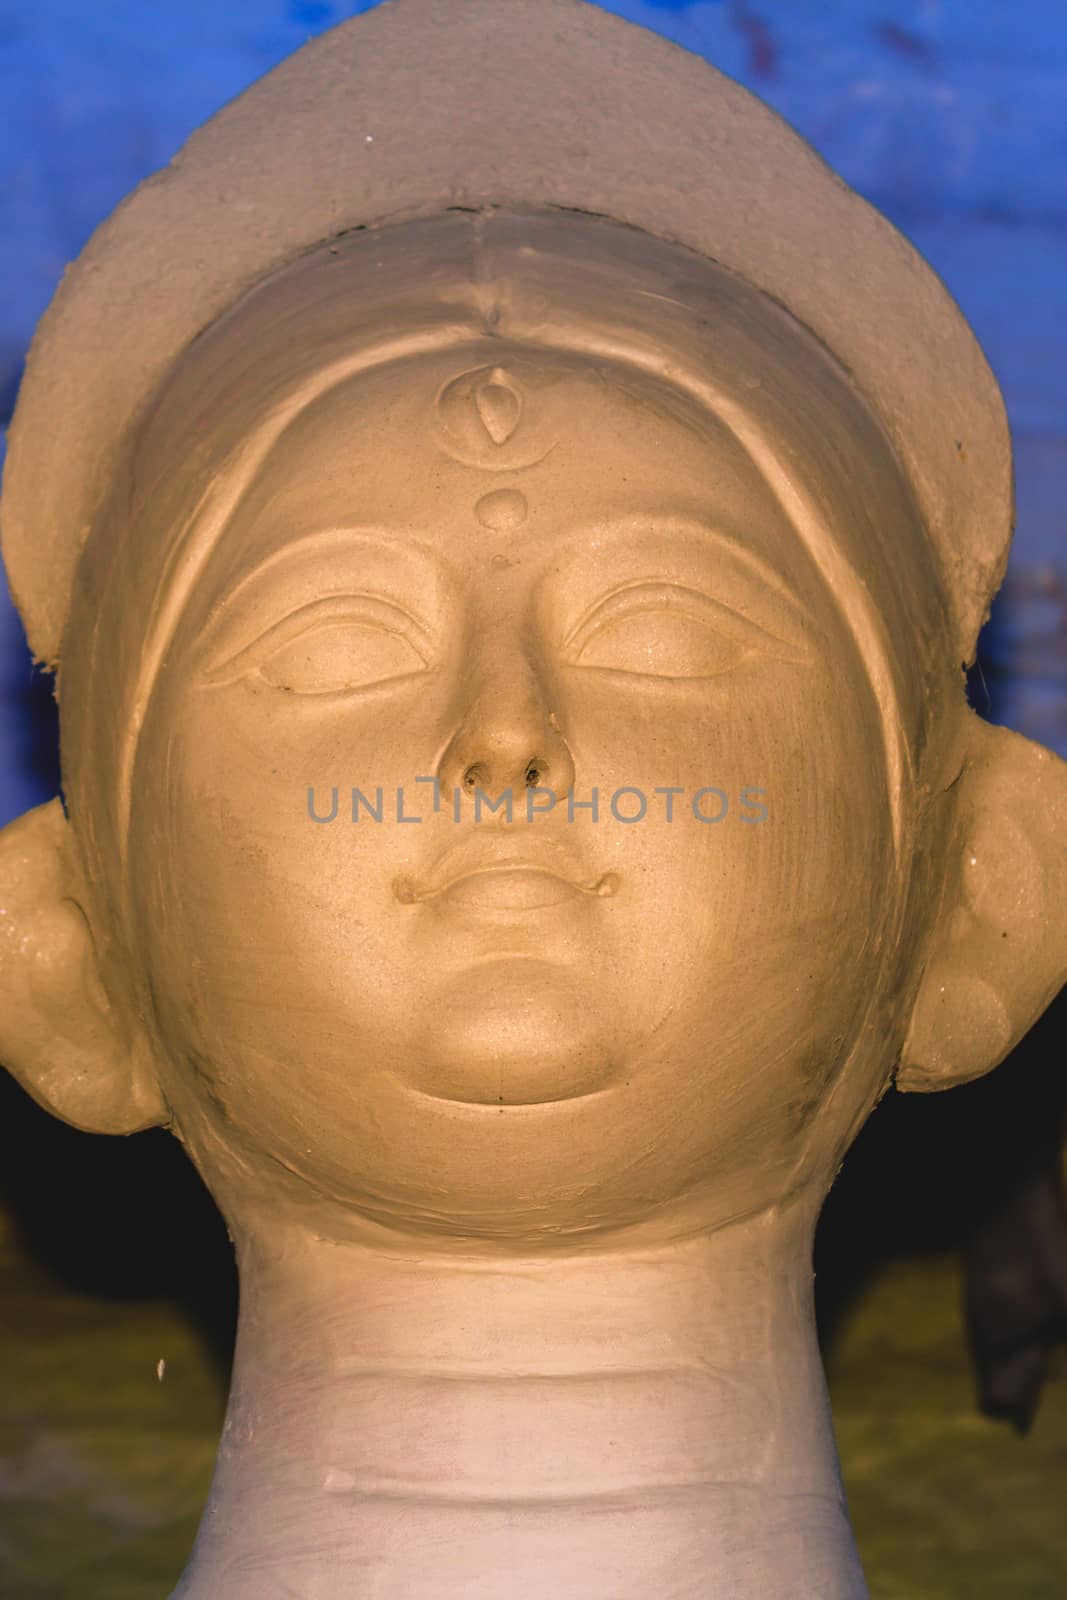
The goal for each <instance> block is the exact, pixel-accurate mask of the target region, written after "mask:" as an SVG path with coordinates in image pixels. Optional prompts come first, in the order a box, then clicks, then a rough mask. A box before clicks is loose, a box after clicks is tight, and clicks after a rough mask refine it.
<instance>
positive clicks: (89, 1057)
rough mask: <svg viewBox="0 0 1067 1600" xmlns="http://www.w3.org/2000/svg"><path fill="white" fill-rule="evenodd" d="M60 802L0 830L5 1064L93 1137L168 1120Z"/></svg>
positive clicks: (0, 1033) (0, 1056)
mask: <svg viewBox="0 0 1067 1600" xmlns="http://www.w3.org/2000/svg"><path fill="white" fill-rule="evenodd" d="M84 898H85V896H84V892H83V890H82V888H81V877H80V873H79V871H78V869H77V866H76V861H75V851H74V849H73V841H72V838H71V834H70V825H69V824H68V822H67V819H66V817H65V816H64V814H63V807H62V805H61V803H60V801H59V800H50V801H49V802H48V804H47V805H43V806H38V807H37V808H36V810H34V811H27V812H26V814H25V816H22V817H19V818H18V820H17V821H16V822H12V823H9V824H8V826H7V827H6V828H4V829H3V830H0V1062H2V1063H3V1065H4V1066H6V1067H7V1068H8V1069H9V1071H11V1072H13V1073H14V1075H15V1077H16V1078H17V1079H18V1080H19V1082H20V1083H21V1084H22V1086H23V1088H24V1089H26V1090H27V1091H28V1093H30V1094H31V1095H32V1096H33V1098H34V1099H35V1100H36V1101H37V1102H38V1104H39V1105H42V1106H44V1108H45V1109H46V1110H47V1111H51V1112H53V1113H54V1115H55V1116H57V1117H62V1119H63V1120H64V1121H65V1122H72V1123H73V1124H74V1126H75V1127H76V1128H84V1129H86V1130H87V1131H89V1132H91V1133H134V1132H136V1131H137V1130H138V1129H139V1128H147V1127H151V1126H153V1125H154V1124H157V1123H165V1122H167V1121H168V1120H169V1114H168V1111H167V1107H166V1103H165V1102H164V1100H163V1097H162V1094H161V1093H160V1090H159V1087H158V1085H157V1083H156V1077H155V1072H154V1070H153V1066H152V1061H151V1057H150V1053H149V1049H148V1044H147V1039H146V1038H145V1037H143V1036H142V1035H141V1034H140V1031H139V1030H138V1031H137V1036H136V1037H131V1030H130V1028H129V1027H128V1026H127V1025H126V1024H125V1023H124V1022H123V1021H122V1019H121V1018H120V1016H119V1013H118V1010H117V1008H116V1007H115V1006H113V1005H112V1004H111V1002H110V1001H109V999H108V997H107V995H106V994H105V992H104V988H103V984H102V983H101V980H100V975H99V972H98V970H97V960H96V950H95V947H94V944H93V937H92V933H91V931H90V927H89V922H88V920H87V918H86V915H85V912H84V911H83V909H82V905H81V904H80V903H79V899H81V900H84Z"/></svg>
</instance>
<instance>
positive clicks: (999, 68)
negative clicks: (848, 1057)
mask: <svg viewBox="0 0 1067 1600" xmlns="http://www.w3.org/2000/svg"><path fill="white" fill-rule="evenodd" d="M501 3H502V4H514V3H519V0H501ZM521 3H523V4H535V3H536V0H521ZM367 9H369V6H368V5H367V4H360V3H345V0H170V3H157V4H145V3H144V0H96V3H95V4H89V3H87V0H35V3H34V4H33V5H29V4H14V3H11V0H0V104H2V106H3V110H2V113H0V116H2V123H0V128H2V133H0V408H3V411H4V415H5V416H6V414H7V412H8V411H9V410H10V403H11V399H12V397H13V393H14V388H15V385H16V383H17V377H18V371H19V367H20V363H21V359H22V355H23V352H24V350H25V347H26V344H27V342H28V339H29V336H30V333H31V331H32V329H33V325H34V323H35V321H36V319H37V318H38V317H39V316H40V314H41V312H42V311H43V310H44V307H45V306H46V304H47V302H48V300H49V298H50V296H51V294H52V292H53V290H54V288H55V285H56V283H57V281H58V279H59V277H60V275H61V273H62V271H63V268H64V265H65V264H66V262H67V261H69V260H70V259H71V258H72V257H73V256H75V255H76V254H77V252H78V251H79V249H80V248H81V246H82V245H83V244H84V242H85V240H86V238H87V237H88V235H89V233H90V232H91V231H92V229H93V228H94V227H95V225H96V224H97V223H98V222H99V221H100V220H101V219H102V218H103V217H104V216H105V215H106V214H107V212H108V211H109V210H111V208H112V207H113V206H114V205H115V204H116V203H117V202H118V201H119V200H120V199H121V198H122V196H123V195H124V194H125V193H126V192H127V191H128V190H129V189H130V188H131V187H132V186H133V185H134V184H135V183H136V182H137V181H138V180H139V179H141V178H143V177H144V176H146V175H147V174H148V173H149V172H151V171H153V170H155V169H156V168H157V167H159V166H161V165H163V164H164V163H165V162H166V161H167V160H168V159H169V158H170V157H171V156H172V155H173V154H174V152H175V151H176V150H177V148H178V147H179V145H180V144H181V143H182V141H183V140H184V139H185V138H186V136H187V135H188V134H189V133H190V132H191V131H192V129H193V128H194V127H196V126H197V124H198V123H200V122H202V121H203V120H204V118H205V117H207V116H209V115H210V114H211V113H212V112H213V111H215V110H216V109H217V108H218V107H219V106H220V105H221V104H222V103H223V102H224V101H226V100H227V99H229V98H230V97H231V96H233V95H234V94H236V93H238V92H239V91H240V90H241V89H243V88H244V87H245V86H246V85H247V84H248V83H250V82H251V81H252V80H253V79H254V78H256V77H258V76H259V75H260V74H261V73H263V72H264V71H266V70H267V69H268V68H269V67H271V66H273V65H274V64H275V63H276V62H277V61H279V60H280V59H281V58H282V57H283V56H285V55H287V54H289V53H290V52H291V51H292V50H294V49H295V48H297V46H299V45H300V44H301V43H302V42H303V41H304V40H305V39H306V38H307V37H308V36H309V35H311V34H314V33H318V32H321V31H322V30H323V29H324V28H327V27H329V26H330V25H331V24H333V23H335V22H338V21H340V20H342V19H343V18H344V17H347V16H351V15H353V14H354V13H356V12H358V11H362V10H367ZM606 9H608V10H610V11H615V12H617V13H618V14H619V15H620V16H624V17H627V18H629V19H630V20H632V21H637V22H642V23H645V24H646V25H647V26H648V27H651V28H655V29H657V30H658V31H660V32H662V33H664V34H667V35H669V36H670V37H672V38H673V39H675V40H677V41H678V42H679V43H680V44H682V45H685V46H686V47H687V48H689V49H692V50H696V51H698V52H700V53H702V54H704V55H706V56H707V57H708V59H709V60H711V61H713V62H714V63H715V64H716V65H717V66H718V67H720V68H722V69H723V70H724V71H726V72H729V73H731V74H732V75H733V76H735V77H737V78H739V79H740V80H741V81H742V82H744V83H746V84H747V85H748V86H749V87H750V88H752V89H754V90H755V91H756V92H757V93H759V94H760V95H762V96H763V97H764V98H765V99H766V100H768V101H769V102H770V103H771V104H772V105H774V106H775V107H776V108H777V109H778V110H779V111H781V112H782V113H783V115H785V116H786V117H787V118H788V119H789V120H790V121H791V122H792V123H793V124H794V125H795V126H796V127H797V128H798V129H799V130H800V131H801V132H802V133H803V134H804V135H805V136H806V137H807V138H808V139H809V140H811V142H812V143H813V144H814V145H815V146H816V148H817V149H818V150H820V151H821V152H822V154H823V155H824V156H825V157H826V158H827V160H828V161H830V162H831V164H832V165H833V166H835V167H836V168H837V169H838V170H839V171H840V172H841V173H842V175H843V176H844V177H845V178H846V179H847V180H848V181H849V182H850V183H851V184H853V185H854V186H855V187H856V188H857V189H859V190H860V191H861V192H862V193H863V194H865V195H866V196H867V197H868V198H869V199H871V200H873V201H874V202H875V204H877V205H878V206H880V207H881V208H882V209H883V210H884V211H885V212H887V214H888V215H889V216H890V217H891V218H892V219H893V221H894V222H896V224H897V225H898V227H900V228H902V229H903V231H904V232H905V233H907V234H908V235H909V236H910V237H911V239H912V240H913V241H914V242H915V244H916V245H917V246H918V247H919V249H920V250H921V251H922V252H923V253H924V254H925V255H926V256H927V257H928V259H929V260H930V261H931V262H932V263H933V265H934V266H935V267H936V268H937V269H938V271H939V272H940V273H941V275H942V276H943V277H944V279H945V281H946V282H947V284H948V286H949V288H950V289H951V290H952V292H953V293H954V294H955V296H956V298H957V299H958V300H959V302H960V304H961V305H962V307H963V309H964V311H965V312H966V313H967V315H968V317H969V318H970V319H971V321H972V323H973V325H974V327H975V329H976V331H977V333H978V336H979V338H980V339H981V341H982V343H983V345H984V346H985V349H986V351H987V353H988V355H989V357H990V360H991V362H992V364H993V367H994V369H995V371H996V372H997V375H998V377H999V378H1000V381H1001V384H1002V386H1003V388H1004V391H1005V396H1006V398H1007V402H1008V409H1009V413H1010V415H1011V418H1012V424H1013V429H1014V434H1015V443H1016V453H1017V475H1018V487H1019V524H1018V533H1017V537H1016V545H1015V550H1014V553H1013V557H1012V563H1011V567H1010V569H1009V581H1008V584H1007V585H1006V587H1005V591H1004V593H1003V597H1002V599H1001V600H1000V601H999V602H998V606H997V609H996V612H995V614H994V623H993V625H992V626H991V627H990V629H988V630H987V633H986V635H985V636H984V638H983V644H982V650H981V655H980V660H981V664H982V667H983V670H984V686H983V684H982V683H981V682H979V683H978V686H977V689H976V701H977V704H978V707H979V709H980V710H982V711H984V712H985V713H986V714H988V715H990V716H992V717H993V719H994V720H996V721H1007V722H1010V723H1011V724H1012V725H1013V726H1016V727H1019V728H1021V729H1022V730H1023V731H1025V732H1028V733H1030V734H1031V735H1032V736H1034V737H1036V738H1040V739H1043V740H1044V741H1045V742H1046V743H1049V744H1052V745H1054V746H1056V747H1057V748H1059V749H1060V751H1061V753H1063V754H1065V755H1067V510H1065V508H1067V5H1065V4H1064V3H1063V0H1013V3H1012V4H1010V5H1009V4H1005V3H1004V0H695V3H692V4H685V3H679V0H608V3H607V5H606ZM665 181H669V175H665ZM49 703H50V702H49V691H48V687H47V684H46V683H43V682H40V681H35V680H34V678H33V675H32V673H31V670H30V666H29V662H28V657H27V656H26V654H25V650H24V647H23V645H22V643H21V639H20V636H19V632H18V625H17V619H16V618H15V616H14V613H13V612H12V611H11V609H10V606H9V604H7V603H6V601H5V600H4V599H3V596H2V595H0V822H3V821H5V820H7V819H8V818H10V817H11V816H13V815H15V814H17V813H18V812H19V811H20V810H22V809H24V807H25V806H27V805H31V804H34V803H36V802H37V801H38V800H41V799H45V798H47V797H48V796H49V795H50V794H51V793H53V792H54V791H55V783H56V774H55V765H54V755H53V750H52V739H53V728H52V725H51V722H50V718H49Z"/></svg>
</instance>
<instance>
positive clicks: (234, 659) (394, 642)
mask: <svg viewBox="0 0 1067 1600" xmlns="http://www.w3.org/2000/svg"><path fill="white" fill-rule="evenodd" d="M430 655H431V646H430V639H429V636H428V634H427V632H426V630H425V628H423V627H422V625H421V624H420V623H418V622H416V620H415V618H414V617H412V616H410V615H409V613H408V612H406V611H405V610H403V609H402V608H401V607H400V606H398V605H396V604H395V603H394V602H393V601H391V600H384V599H381V598H379V597H378V596H375V595H362V594H361V595H331V596H328V597H326V598H324V599H320V600H314V601H312V602H311V603H310V604H308V605H306V606H301V607H299V609H298V610H296V611H293V612H291V613H290V614H289V616H287V617H284V618H283V619H282V620H281V621H280V622H277V623H275V624H274V625H273V626H272V627H269V628H267V629H266V630H265V631H264V632H263V633H261V634H260V635H259V636H258V637H257V638H256V639H255V640H253V642H252V643H251V644H250V645H247V646H246V647H245V648H244V649H242V650H239V651H238V652H237V653H236V654H235V655H232V656H229V657H228V658H227V659H226V660H224V661H223V662H221V663H220V664H219V665H218V666H216V667H213V668H210V669H209V670H208V673H207V677H208V679H209V681H211V682H213V683H233V682H235V681H236V680H238V679H241V678H248V677H252V676H256V677H258V678H259V679H260V680H261V681H263V682H265V683H267V684H269V685H270V686H271V687H272V688H275V689H281V690H285V691H286V692H287V693H289V694H299V695H330V694H345V693H350V692H354V691H357V690H360V689H370V688H373V687H374V686H375V685H377V684H383V683H391V682H394V681H396V680H398V679H400V678H407V677H411V676H413V675H414V674H417V673H420V672H425V671H426V670H427V667H428V664H429V660H430Z"/></svg>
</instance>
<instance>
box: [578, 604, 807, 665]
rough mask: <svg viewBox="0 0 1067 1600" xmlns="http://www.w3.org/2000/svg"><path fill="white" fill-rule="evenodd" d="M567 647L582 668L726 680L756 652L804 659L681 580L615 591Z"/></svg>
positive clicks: (790, 658)
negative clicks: (725, 677) (721, 678)
mask: <svg viewBox="0 0 1067 1600" xmlns="http://www.w3.org/2000/svg"><path fill="white" fill-rule="evenodd" d="M565 648H566V651H567V654H568V655H569V656H570V658H571V663H572V665H574V666H578V667H583V668H595V669H597V670H599V671H602V672H613V673H625V674H629V675H633V676H640V677H651V678H668V679H674V680H686V679H698V678H716V677H720V676H721V675H722V674H723V673H726V672H730V671H732V670H733V668H734V667H736V666H739V665H740V664H741V662H742V661H743V660H744V659H745V658H746V657H747V656H749V655H753V654H763V655H767V656H772V657H775V658H776V659H778V660H786V661H800V660H803V659H804V657H803V656H802V655H801V654H800V653H799V652H798V651H797V649H796V647H795V646H793V645H790V644H787V643H786V642H785V641H784V640H782V639H778V638H776V637H775V636H774V635H773V634H771V633H768V631H767V630H766V629H765V628H762V627H761V626H760V625H759V623H757V622H753V621H752V620H751V618H749V617H745V616H742V615H741V613H740V612H738V611H735V610H734V609H733V608H732V607H730V606H726V605H723V604H722V603H721V602H720V601H717V600H713V599H712V598H711V597H710V595H706V594H704V593H702V592H701V591H700V590H698V589H691V588H688V587H687V586H685V585H682V584H676V583H649V582H641V583H636V584H631V585H628V586H626V587H625V588H623V589H617V590H615V591H614V592H613V593H612V594H610V595H608V596H607V597H606V598H605V599H603V600H600V601H598V603H597V604H596V605H595V606H594V607H593V608H592V610H591V611H590V612H588V613H587V614H586V616H585V617H584V618H583V619H582V621H581V622H580V623H579V624H578V626H577V627H576V628H575V629H574V631H573V632H572V633H571V635H570V636H569V638H568V640H567V643H566V647H565Z"/></svg>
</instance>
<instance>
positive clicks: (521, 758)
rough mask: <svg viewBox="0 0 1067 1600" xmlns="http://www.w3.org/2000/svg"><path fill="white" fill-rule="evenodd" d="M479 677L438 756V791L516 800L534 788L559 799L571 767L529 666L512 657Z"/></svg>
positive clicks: (571, 775) (570, 777) (568, 787)
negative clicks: (505, 793) (508, 796)
mask: <svg viewBox="0 0 1067 1600" xmlns="http://www.w3.org/2000/svg"><path fill="white" fill-rule="evenodd" d="M502 669H503V670H502ZM479 679H480V681H478V682H477V683H475V684H473V685H472V694H471V697H470V699H469V701H468V703H467V705H466V707H465V708H464V712H463V716H462V720H461V722H460V724H459V727H458V728H457V729H456V732H455V734H454V735H453V737H452V738H451V739H450V741H449V743H448V746H447V748H446V749H445V752H444V754H443V756H442V758H441V762H440V766H439V768H438V778H439V780H440V784H441V788H442V790H443V792H444V793H446V794H449V793H451V792H452V791H453V790H455V789H459V790H461V791H462V790H465V791H467V792H469V793H473V791H474V790H476V789H480V790H481V791H482V793H483V794H486V795H489V796H496V795H499V794H501V793H503V791H505V790H507V789H510V790H511V792H512V794H513V795H514V796H515V797H516V798H518V797H520V796H521V795H522V793H523V792H524V791H525V790H526V789H533V788H540V789H550V790H551V791H552V793H553V794H554V795H555V796H556V799H557V800H560V799H562V798H563V796H564V795H566V794H567V793H568V792H569V791H570V790H571V789H573V787H574V763H573V761H572V759H571V753H570V750H569V749H568V747H567V743H566V740H565V739H564V737H563V734H562V732H561V730H560V727H559V724H558V722H557V720H556V717H555V716H554V714H553V712H552V711H551V709H550V708H549V705H548V703H547V701H546V698H545V695H544V690H543V686H542V685H541V683H540V682H539V680H538V678H537V676H536V674H535V672H534V670H533V668H532V666H531V665H530V664H529V662H527V661H525V660H524V659H522V658H520V657H518V656H516V657H514V658H513V659H512V660H510V661H509V662H508V663H507V665H506V668H505V667H504V664H503V663H502V662H500V661H499V660H498V661H497V662H496V663H495V670H493V671H483V672H481V673H480V674H479Z"/></svg>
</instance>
